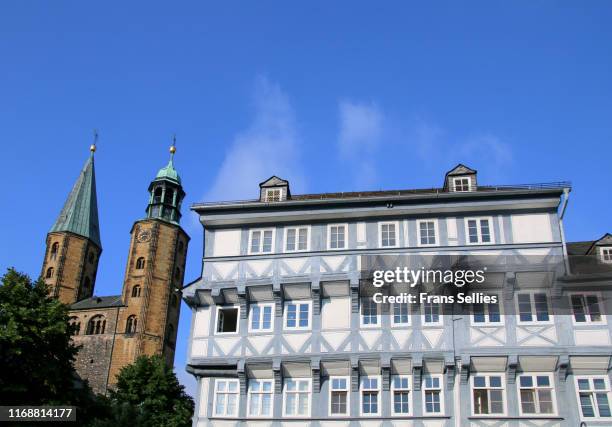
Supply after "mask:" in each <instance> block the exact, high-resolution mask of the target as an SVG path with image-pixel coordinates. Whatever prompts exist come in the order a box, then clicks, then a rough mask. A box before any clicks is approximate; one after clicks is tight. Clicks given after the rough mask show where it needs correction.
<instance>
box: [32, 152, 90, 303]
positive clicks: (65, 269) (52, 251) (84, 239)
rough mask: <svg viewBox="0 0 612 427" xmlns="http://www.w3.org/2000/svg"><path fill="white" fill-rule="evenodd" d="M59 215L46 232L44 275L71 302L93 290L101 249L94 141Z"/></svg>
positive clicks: (54, 292) (55, 293) (52, 289)
mask: <svg viewBox="0 0 612 427" xmlns="http://www.w3.org/2000/svg"><path fill="white" fill-rule="evenodd" d="M90 151H91V154H90V156H89V159H87V161H86V162H85V166H84V167H83V170H82V171H81V173H80V175H79V177H78V179H77V181H76V182H75V184H74V186H73V187H72V191H71V192H70V194H69V195H68V199H67V200H66V203H65V204H64V207H63V208H62V211H61V212H60V215H59V217H58V218H57V220H56V221H55V224H53V227H52V228H51V230H50V231H49V233H48V234H47V248H46V251H45V258H44V260H43V266H42V273H41V274H42V277H43V278H44V280H45V282H46V283H47V284H48V285H49V290H50V292H51V294H52V295H53V296H55V297H57V298H59V300H60V301H61V302H63V303H64V304H72V303H75V302H77V301H80V300H82V299H85V298H88V297H90V296H91V295H92V294H93V289H94V284H95V282H96V273H97V271H98V261H99V259H100V254H101V253H102V244H101V243H100V226H99V224H98V201H97V197H96V174H95V170H94V152H95V151H96V146H95V144H94V145H92V146H91V147H90Z"/></svg>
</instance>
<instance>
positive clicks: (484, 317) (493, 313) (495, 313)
mask: <svg viewBox="0 0 612 427" xmlns="http://www.w3.org/2000/svg"><path fill="white" fill-rule="evenodd" d="M489 295H491V294H489ZM497 301H498V302H496V303H488V304H472V324H474V325H482V326H485V325H501V324H502V323H503V322H502V318H501V312H500V308H499V298H498V299H497Z"/></svg>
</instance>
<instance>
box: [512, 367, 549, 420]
mask: <svg viewBox="0 0 612 427" xmlns="http://www.w3.org/2000/svg"><path fill="white" fill-rule="evenodd" d="M519 400H520V409H521V415H524V414H534V415H543V414H555V413H556V407H555V402H554V389H553V386H552V375H550V374H533V375H520V376H519Z"/></svg>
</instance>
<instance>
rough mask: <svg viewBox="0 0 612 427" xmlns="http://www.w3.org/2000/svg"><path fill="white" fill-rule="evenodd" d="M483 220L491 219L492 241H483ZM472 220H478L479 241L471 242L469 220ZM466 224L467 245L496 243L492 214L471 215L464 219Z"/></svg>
mask: <svg viewBox="0 0 612 427" xmlns="http://www.w3.org/2000/svg"><path fill="white" fill-rule="evenodd" d="M483 220H487V221H489V237H490V241H488V242H483V241H482V221H483ZM470 221H476V222H477V227H476V235H477V236H478V241H477V242H470V227H469V222H470ZM464 226H465V244H466V245H494V244H495V231H494V227H493V217H492V216H471V217H466V218H465V220H464Z"/></svg>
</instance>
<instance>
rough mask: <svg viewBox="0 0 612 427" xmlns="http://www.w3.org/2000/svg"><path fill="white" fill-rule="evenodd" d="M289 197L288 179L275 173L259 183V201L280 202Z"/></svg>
mask: <svg viewBox="0 0 612 427" xmlns="http://www.w3.org/2000/svg"><path fill="white" fill-rule="evenodd" d="M290 198H291V193H290V191H289V181H285V180H284V179H282V178H279V177H277V176H276V175H273V176H271V177H270V178H268V179H266V180H265V181H264V182H262V183H261V184H259V201H260V202H266V203H274V202H282V201H285V200H287V199H290Z"/></svg>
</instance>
